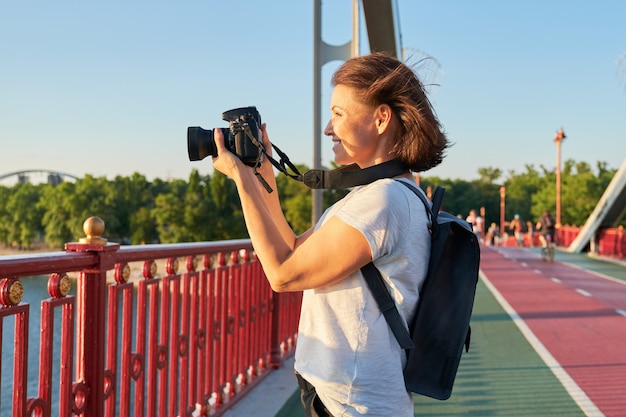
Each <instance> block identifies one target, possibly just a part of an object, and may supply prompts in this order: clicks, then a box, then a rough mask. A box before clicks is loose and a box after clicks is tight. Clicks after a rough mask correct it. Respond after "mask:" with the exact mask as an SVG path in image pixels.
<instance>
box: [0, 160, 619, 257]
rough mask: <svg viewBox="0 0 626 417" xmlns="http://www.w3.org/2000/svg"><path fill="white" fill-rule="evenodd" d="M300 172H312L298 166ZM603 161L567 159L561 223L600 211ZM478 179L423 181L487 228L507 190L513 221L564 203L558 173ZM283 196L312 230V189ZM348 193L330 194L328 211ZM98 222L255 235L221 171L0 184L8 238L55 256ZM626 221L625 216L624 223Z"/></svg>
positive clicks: (205, 234) (156, 238)
mask: <svg viewBox="0 0 626 417" xmlns="http://www.w3.org/2000/svg"><path fill="white" fill-rule="evenodd" d="M297 168H298V169H299V170H300V171H301V172H306V171H307V170H308V168H307V167H306V166H304V165H298V166H297ZM615 171H616V170H615V169H610V168H608V167H607V164H606V163H605V162H598V163H597V164H596V167H595V170H594V169H592V167H591V166H590V165H589V164H587V163H585V162H576V161H573V160H567V161H565V163H564V169H563V170H562V175H561V178H562V186H561V218H562V223H563V224H570V225H582V224H583V223H584V222H585V220H586V219H587V217H588V216H589V215H590V214H591V212H592V211H593V209H594V208H595V205H596V204H597V202H598V200H599V199H600V197H601V195H602V193H603V192H604V190H605V189H606V187H607V185H608V184H609V182H610V181H611V179H612V177H613V175H614V174H615ZM478 173H479V176H480V178H479V179H477V180H472V181H465V180H461V179H454V180H453V179H442V178H438V177H427V176H424V175H421V176H420V177H419V183H420V185H421V187H422V188H423V189H424V190H426V189H427V188H428V187H432V189H434V187H436V186H443V187H444V188H445V189H446V196H445V200H444V209H445V210H446V211H448V212H450V213H452V214H458V215H460V216H463V217H465V216H467V214H468V212H469V211H470V210H471V209H476V210H480V209H481V208H484V213H485V224H487V225H489V224H490V223H491V222H495V223H499V220H500V188H501V187H502V186H504V187H505V190H506V205H505V207H506V215H505V217H506V219H507V220H509V219H511V218H512V217H513V216H514V214H519V215H520V216H521V217H522V218H523V219H525V220H530V221H534V220H536V219H538V218H539V217H540V216H541V214H542V213H543V211H544V210H546V209H547V210H550V211H551V212H552V213H553V214H554V211H555V204H556V173H555V172H554V170H547V169H546V168H544V167H539V168H538V169H537V168H535V167H534V166H533V165H527V166H526V167H525V172H522V173H516V172H513V171H512V172H509V173H508V174H507V175H506V178H505V179H504V180H501V177H503V172H502V171H501V170H500V169H498V168H492V167H488V168H480V169H479V170H478ZM276 180H277V190H276V191H275V192H278V193H279V195H280V197H281V205H282V208H283V211H284V212H285V216H286V217H287V220H288V221H289V223H290V224H291V226H292V227H293V229H294V231H295V232H296V233H302V232H304V231H305V230H307V229H308V228H309V227H310V226H311V205H312V197H311V190H310V189H309V188H307V187H306V186H305V185H304V184H302V183H300V182H298V181H294V180H292V179H291V178H289V177H287V176H285V175H283V174H278V176H277V178H276ZM348 191H349V190H325V191H324V192H323V205H324V207H325V208H326V207H328V206H330V205H331V204H333V203H334V202H336V201H337V200H339V199H340V198H342V197H343V196H344V195H345V194H347V193H348ZM90 216H98V217H101V218H102V219H103V220H104V221H105V224H106V231H105V237H106V238H108V239H109V241H111V242H120V243H122V244H143V243H178V242H198V241H215V240H228V239H242V238H247V237H248V235H247V231H246V227H245V223H244V220H243V214H242V211H241V205H240V202H239V198H238V195H237V190H236V188H235V185H234V183H233V182H232V181H231V180H230V179H228V178H227V177H225V176H224V175H223V174H221V173H219V172H215V173H214V174H212V175H200V174H199V173H198V171H197V170H195V169H194V170H193V171H192V172H191V174H190V176H189V179H188V180H187V181H185V180H182V179H174V180H170V181H163V180H161V179H155V180H153V181H148V180H147V179H146V177H145V176H143V175H141V174H139V173H135V174H133V175H132V176H130V177H123V176H117V177H115V178H114V179H112V180H109V179H107V178H106V177H93V176H91V175H86V176H85V177H83V178H80V179H78V180H76V181H75V182H63V183H61V184H58V185H52V184H46V183H41V184H30V183H20V184H16V185H14V186H12V187H6V186H0V242H1V243H3V244H4V245H5V246H7V247H17V248H23V249H28V248H30V247H31V246H32V245H33V243H34V242H40V241H43V242H45V243H46V244H47V246H48V247H49V248H50V249H51V250H55V249H62V248H63V246H64V244H65V243H66V242H73V241H77V240H78V238H80V237H82V236H83V234H84V233H83V231H82V224H83V222H84V220H85V219H87V218H88V217H90ZM622 224H624V219H622Z"/></svg>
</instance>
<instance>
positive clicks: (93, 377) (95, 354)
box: [65, 217, 120, 417]
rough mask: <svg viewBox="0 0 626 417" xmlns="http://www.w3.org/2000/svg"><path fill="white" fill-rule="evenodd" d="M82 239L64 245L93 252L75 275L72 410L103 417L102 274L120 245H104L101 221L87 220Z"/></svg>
mask: <svg viewBox="0 0 626 417" xmlns="http://www.w3.org/2000/svg"><path fill="white" fill-rule="evenodd" d="M83 231H84V232H85V235H86V237H85V238H82V239H80V240H79V242H78V243H66V244H65V250H66V251H67V252H94V253H96V255H97V262H96V264H95V266H94V268H93V269H85V270H83V271H81V272H80V273H79V276H78V282H77V286H76V301H77V306H76V307H77V308H76V311H77V314H76V326H77V335H76V382H75V384H74V390H73V391H74V407H75V410H74V411H75V412H76V414H82V415H83V416H89V417H103V416H104V400H105V398H104V395H105V373H104V353H105V346H106V343H105V322H106V286H107V283H106V273H107V270H109V269H113V268H114V266H115V252H116V251H117V250H118V249H119V247H120V245H119V244H116V243H107V240H106V239H103V238H102V237H101V236H102V234H103V232H104V222H103V221H102V219H100V218H98V217H90V218H88V219H87V220H85V223H84V224H83Z"/></svg>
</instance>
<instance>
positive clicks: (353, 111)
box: [324, 84, 381, 168]
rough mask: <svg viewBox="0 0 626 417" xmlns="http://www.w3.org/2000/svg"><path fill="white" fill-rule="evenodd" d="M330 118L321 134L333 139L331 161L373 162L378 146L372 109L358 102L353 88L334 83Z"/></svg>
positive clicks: (362, 166) (350, 162)
mask: <svg viewBox="0 0 626 417" xmlns="http://www.w3.org/2000/svg"><path fill="white" fill-rule="evenodd" d="M330 112H331V115H332V116H331V118H330V121H329V122H328V124H327V125H326V128H325V129H324V134H325V135H327V136H331V137H332V140H333V152H334V153H335V162H336V163H337V164H339V165H347V164H352V163H356V164H358V165H359V166H360V167H361V168H366V167H368V166H371V165H374V164H375V163H376V157H377V156H378V151H379V150H380V149H379V147H380V146H381V144H380V141H379V140H378V139H379V135H378V130H377V126H376V108H373V107H371V106H368V105H367V104H364V103H362V102H360V101H359V100H358V99H357V97H356V95H355V94H354V89H353V88H351V87H347V86H345V85H341V84H339V85H337V86H336V87H335V89H334V91H333V94H332V97H331V101H330Z"/></svg>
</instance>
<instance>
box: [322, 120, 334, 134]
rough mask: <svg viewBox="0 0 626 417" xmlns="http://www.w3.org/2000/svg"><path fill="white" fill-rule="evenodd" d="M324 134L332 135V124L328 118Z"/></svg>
mask: <svg viewBox="0 0 626 417" xmlns="http://www.w3.org/2000/svg"><path fill="white" fill-rule="evenodd" d="M324 134H325V135H326V136H332V135H333V125H332V123H331V122H330V120H329V121H328V123H327V124H326V127H325V128H324Z"/></svg>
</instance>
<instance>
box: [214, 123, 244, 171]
mask: <svg viewBox="0 0 626 417" xmlns="http://www.w3.org/2000/svg"><path fill="white" fill-rule="evenodd" d="M213 140H214V141H215V148H216V149H217V156H214V157H213V166H214V167H215V169H216V170H218V171H220V172H221V173H222V174H224V175H226V176H228V177H230V178H234V176H235V174H236V173H237V172H239V171H241V170H242V169H244V168H245V167H246V166H245V164H244V163H243V162H241V160H240V159H239V157H237V155H235V154H234V153H232V152H231V151H229V150H228V149H226V146H225V145H224V134H223V133H222V129H213Z"/></svg>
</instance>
